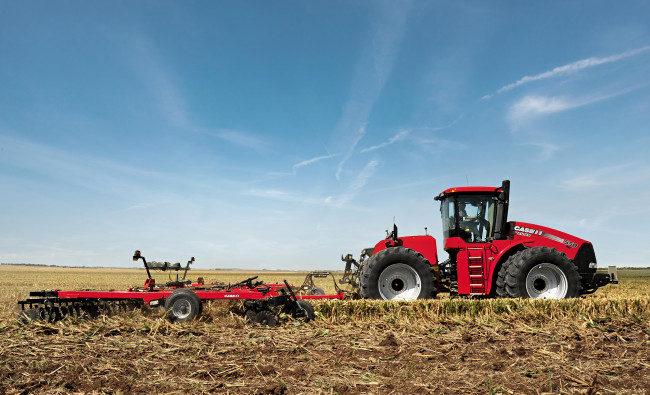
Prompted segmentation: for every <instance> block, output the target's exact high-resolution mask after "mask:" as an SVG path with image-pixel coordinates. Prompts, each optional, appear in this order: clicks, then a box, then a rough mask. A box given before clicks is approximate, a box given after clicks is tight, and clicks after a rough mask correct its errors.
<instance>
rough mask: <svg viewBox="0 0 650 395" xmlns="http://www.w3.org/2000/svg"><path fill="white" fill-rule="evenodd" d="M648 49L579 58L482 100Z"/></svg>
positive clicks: (647, 48) (523, 78) (502, 89)
mask: <svg viewBox="0 0 650 395" xmlns="http://www.w3.org/2000/svg"><path fill="white" fill-rule="evenodd" d="M648 50H650V46H646V47H641V48H637V49H634V50H630V51H625V52H622V53H619V54H616V55H611V56H607V57H604V58H596V57H591V58H587V59H582V60H578V61H576V62H573V63H569V64H565V65H563V66H558V67H555V68H553V69H552V70H549V71H545V72H543V73H539V74H535V75H527V76H525V77H522V78H520V79H519V80H518V81H516V82H513V83H512V84H508V85H505V86H503V87H501V88H499V89H498V90H497V91H496V92H495V93H493V94H488V95H485V96H483V97H482V98H481V100H486V99H490V98H491V97H493V96H494V95H497V94H499V93H502V92H505V91H509V90H511V89H513V88H516V87H518V86H521V85H524V84H527V83H529V82H533V81H539V80H544V79H547V78H554V77H558V76H562V75H567V74H571V73H575V72H577V71H580V70H583V69H586V68H589V67H594V66H599V65H602V64H606V63H612V62H617V61H619V60H621V59H625V58H629V57H630V56H634V55H638V54H640V53H643V52H645V51H648Z"/></svg>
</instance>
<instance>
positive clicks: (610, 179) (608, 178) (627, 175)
mask: <svg viewBox="0 0 650 395" xmlns="http://www.w3.org/2000/svg"><path fill="white" fill-rule="evenodd" d="M649 179H650V171H648V167H647V166H646V165H645V164H644V163H642V162H630V163H623V164H620V165H614V166H608V167H603V168H600V169H596V170H593V171H591V172H586V173H584V174H582V175H579V176H577V177H574V178H570V179H568V180H566V181H564V182H563V183H562V187H563V188H564V189H569V190H576V191H583V190H585V189H596V188H612V187H614V186H616V187H621V186H629V185H645V183H647V181H648V180H649Z"/></svg>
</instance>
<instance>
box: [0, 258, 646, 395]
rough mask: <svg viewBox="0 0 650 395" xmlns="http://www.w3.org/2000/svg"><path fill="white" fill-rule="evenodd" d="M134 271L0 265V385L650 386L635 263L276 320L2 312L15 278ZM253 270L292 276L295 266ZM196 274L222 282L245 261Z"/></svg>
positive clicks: (16, 388)
mask: <svg viewBox="0 0 650 395" xmlns="http://www.w3.org/2000/svg"><path fill="white" fill-rule="evenodd" d="M143 274H144V273H143V272H142V271H134V270H131V271H129V270H126V271H125V270H108V269H103V270H99V269H51V268H30V269H25V268H18V267H4V266H0V276H2V279H3V281H2V282H1V283H0V302H1V303H2V305H1V306H2V308H0V355H1V359H0V393H7V394H14V393H75V392H76V393H124V394H129V393H190V394H192V393H204V392H205V393H287V394H297V393H341V394H343V393H377V394H386V393H436V394H438V393H477V394H478V393H480V394H483V393H514V394H520V393H530V394H538V393H545V392H546V393H589V394H595V393H601V394H608V393H626V394H628V393H638V394H645V393H648V388H650V377H649V376H648V372H649V371H650V277H643V276H648V274H649V273H648V272H647V271H646V272H636V273H634V276H633V277H625V275H626V273H621V274H622V275H623V279H622V282H621V284H620V285H619V286H617V287H616V286H611V287H608V288H605V289H603V290H601V291H599V292H598V293H597V294H595V295H591V296H588V297H584V298H581V299H577V300H568V301H560V302H557V301H538V302H536V301H521V300H465V299H453V300H450V299H449V298H443V299H441V300H432V301H417V302H412V303H389V302H379V301H370V302H369V301H345V302H337V301H335V302H322V303H318V304H316V310H317V319H316V321H315V322H313V323H308V324H303V323H297V322H291V321H289V320H288V321H286V322H285V323H284V324H283V325H282V326H281V327H279V328H263V327H254V326H250V325H247V324H245V323H244V321H243V320H242V319H241V318H240V317H239V316H237V315H236V314H234V313H233V311H236V310H237V309H238V305H237V304H236V303H232V302H231V303H230V304H228V303H227V302H224V303H213V304H212V305H210V306H209V307H208V308H207V309H206V311H205V313H204V314H203V316H202V317H201V318H200V319H199V320H198V321H195V322H190V323H184V324H175V325H171V324H169V323H168V322H167V321H166V320H165V319H164V318H163V317H162V313H161V312H158V311H155V310H153V311H144V312H140V311H135V312H132V313H129V314H124V315H121V316H115V317H102V318H101V319H96V320H90V321H79V320H66V321H62V322H58V323H54V324H47V323H37V324H33V325H29V326H21V325H18V324H17V323H16V322H15V314H16V311H15V306H16V305H15V303H16V301H17V300H18V299H22V298H25V297H26V294H27V292H28V291H29V290H35V289H51V288H61V287H63V286H65V287H66V288H68V287H69V288H89V287H91V288H97V289H101V288H104V289H106V288H118V289H121V288H124V287H128V286H133V285H140V284H141V283H142V277H143ZM260 274H261V275H262V276H263V277H262V278H263V279H264V280H266V281H268V282H271V281H278V280H281V279H282V278H284V277H287V278H289V279H290V281H292V282H293V283H294V284H298V283H300V282H301V281H302V280H301V279H302V277H304V274H300V273H281V274H277V273H275V272H273V273H271V272H261V273H260ZM197 275H203V276H204V277H205V278H206V280H207V281H217V280H218V281H225V282H228V281H231V282H235V281H237V280H241V279H242V278H243V277H246V276H248V275H249V273H232V272H226V273H225V274H224V273H217V272H205V273H201V274H198V273H197V272H194V273H192V278H195V277H196V276H197ZM230 275H232V276H233V278H226V277H228V276H230ZM277 276H279V278H276V277H277ZM291 276H294V277H291ZM90 279H92V280H90ZM89 281H93V283H94V285H92V286H91V285H89V284H90V283H89Z"/></svg>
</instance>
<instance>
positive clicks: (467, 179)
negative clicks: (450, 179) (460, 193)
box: [465, 174, 469, 186]
mask: <svg viewBox="0 0 650 395" xmlns="http://www.w3.org/2000/svg"><path fill="white" fill-rule="evenodd" d="M465 181H466V182H467V186H469V178H467V174H465Z"/></svg>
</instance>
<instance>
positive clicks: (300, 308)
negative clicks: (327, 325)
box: [282, 299, 316, 322]
mask: <svg viewBox="0 0 650 395" xmlns="http://www.w3.org/2000/svg"><path fill="white" fill-rule="evenodd" d="M282 312H283V313H286V314H289V315H291V316H292V317H293V318H294V319H296V320H301V321H304V322H309V321H313V320H314V318H316V314H315V313H314V306H312V305H311V303H309V302H308V301H306V300H303V299H298V300H297V301H296V304H293V303H291V304H288V305H286V306H285V307H284V308H283V309H282Z"/></svg>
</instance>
